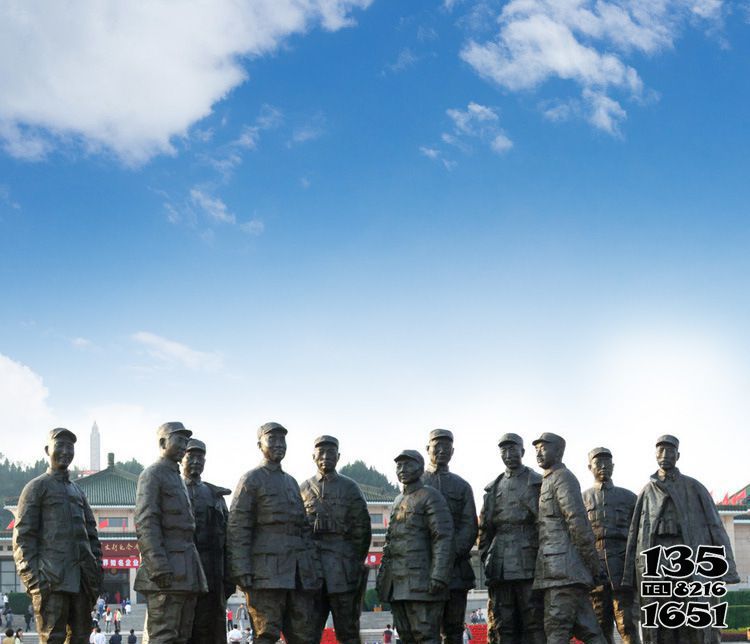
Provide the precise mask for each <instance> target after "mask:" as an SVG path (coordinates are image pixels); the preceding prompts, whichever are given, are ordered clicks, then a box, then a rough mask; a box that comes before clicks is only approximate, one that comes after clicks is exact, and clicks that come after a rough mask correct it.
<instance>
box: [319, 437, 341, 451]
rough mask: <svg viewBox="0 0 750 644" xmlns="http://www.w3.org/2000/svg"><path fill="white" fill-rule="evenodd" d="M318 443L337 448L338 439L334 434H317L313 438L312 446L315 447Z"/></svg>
mask: <svg viewBox="0 0 750 644" xmlns="http://www.w3.org/2000/svg"><path fill="white" fill-rule="evenodd" d="M318 445H335V446H336V449H338V448H339V439H338V438H336V437H335V436H329V435H328V434H323V435H322V436H318V437H317V438H316V439H315V442H314V446H315V447H317V446H318Z"/></svg>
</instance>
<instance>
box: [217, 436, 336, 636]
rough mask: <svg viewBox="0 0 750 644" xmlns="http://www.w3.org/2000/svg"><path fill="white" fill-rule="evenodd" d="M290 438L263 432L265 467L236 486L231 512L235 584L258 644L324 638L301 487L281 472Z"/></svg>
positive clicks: (229, 543)
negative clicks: (245, 601)
mask: <svg viewBox="0 0 750 644" xmlns="http://www.w3.org/2000/svg"><path fill="white" fill-rule="evenodd" d="M286 434H287V430H286V428H285V427H283V426H282V425H279V424H278V423H266V424H265V425H262V426H261V427H260V428H259V429H258V448H259V449H260V451H261V452H262V453H263V461H262V462H261V464H260V465H259V466H258V467H256V468H255V469H252V470H250V471H249V472H247V473H246V474H245V475H244V476H243V477H242V478H241V479H240V481H239V483H238V484H237V489H236V490H235V492H234V498H233V499H232V507H231V509H230V510H229V525H228V531H227V553H228V559H229V571H230V578H231V579H232V581H233V582H234V583H236V584H237V585H238V586H239V587H240V588H241V589H242V590H243V592H244V593H245V596H246V600H247V607H248V610H249V611H250V619H251V621H252V623H253V629H254V631H255V640H254V641H255V642H258V643H259V644H266V643H267V644H274V643H275V642H276V641H277V640H278V639H279V638H280V637H281V633H282V632H283V633H284V639H285V640H286V641H287V642H288V644H310V643H311V642H315V637H316V636H317V634H318V622H317V620H316V618H315V594H316V591H318V590H320V588H321V585H322V572H321V569H320V560H319V558H318V554H317V550H316V547H315V544H314V543H313V540H312V530H311V529H310V526H309V524H308V522H307V517H306V515H305V506H304V504H303V503H302V496H301V495H300V491H299V486H298V485H297V481H295V480H294V479H293V478H292V477H291V476H289V474H287V473H286V472H284V471H283V470H282V469H281V461H282V460H284V456H286Z"/></svg>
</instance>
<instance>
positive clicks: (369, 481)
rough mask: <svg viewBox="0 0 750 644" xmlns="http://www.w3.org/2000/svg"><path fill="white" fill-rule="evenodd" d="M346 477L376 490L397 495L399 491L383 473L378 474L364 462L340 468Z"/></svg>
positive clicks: (356, 462) (348, 464)
mask: <svg viewBox="0 0 750 644" xmlns="http://www.w3.org/2000/svg"><path fill="white" fill-rule="evenodd" d="M339 472H341V473H342V474H343V475H344V476H348V477H349V478H350V479H354V480H355V481H357V483H362V484H364V485H371V486H372V487H374V488H377V489H379V490H382V491H383V492H388V493H390V494H393V495H396V494H398V493H399V489H398V488H397V487H396V486H395V485H393V483H391V482H390V481H389V480H388V477H387V476H386V475H385V474H383V473H382V472H378V470H376V469H375V468H374V467H372V466H369V465H367V463H365V462H364V461H360V460H357V461H354V463H347V464H346V465H344V467H341V468H339Z"/></svg>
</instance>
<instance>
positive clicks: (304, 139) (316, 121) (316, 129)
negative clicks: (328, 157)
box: [287, 112, 326, 148]
mask: <svg viewBox="0 0 750 644" xmlns="http://www.w3.org/2000/svg"><path fill="white" fill-rule="evenodd" d="M325 121H326V119H325V115H323V113H322V112H318V113H317V114H315V115H314V116H313V117H312V118H310V119H309V120H308V121H307V122H306V123H303V124H301V125H298V126H297V127H295V128H294V130H292V136H291V138H290V139H289V141H287V147H290V148H291V147H293V146H295V145H301V144H303V143H309V142H310V141H315V140H316V139H319V138H320V137H321V136H323V134H325Z"/></svg>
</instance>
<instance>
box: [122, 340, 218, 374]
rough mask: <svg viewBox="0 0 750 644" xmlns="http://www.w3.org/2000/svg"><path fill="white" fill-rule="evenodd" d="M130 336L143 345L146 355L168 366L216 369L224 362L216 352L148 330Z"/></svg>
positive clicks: (198, 369) (195, 369)
mask: <svg viewBox="0 0 750 644" xmlns="http://www.w3.org/2000/svg"><path fill="white" fill-rule="evenodd" d="M131 337H132V340H133V341H135V342H136V343H138V344H139V345H141V346H142V347H144V349H145V350H146V353H148V355H150V356H151V357H153V358H156V359H157V360H159V361H160V362H162V363H164V364H166V365H169V366H179V367H185V368H187V369H190V370H192V371H218V370H220V369H221V368H222V366H223V363H224V360H223V358H222V356H221V354H219V353H217V352H206V351H197V350H195V349H191V348H190V347H189V346H187V345H186V344H182V343H181V342H176V341H174V340H169V339H167V338H164V337H162V336H160V335H156V334H155V333H150V332H148V331H139V332H138V333H134V334H133V335H132V336H131Z"/></svg>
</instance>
